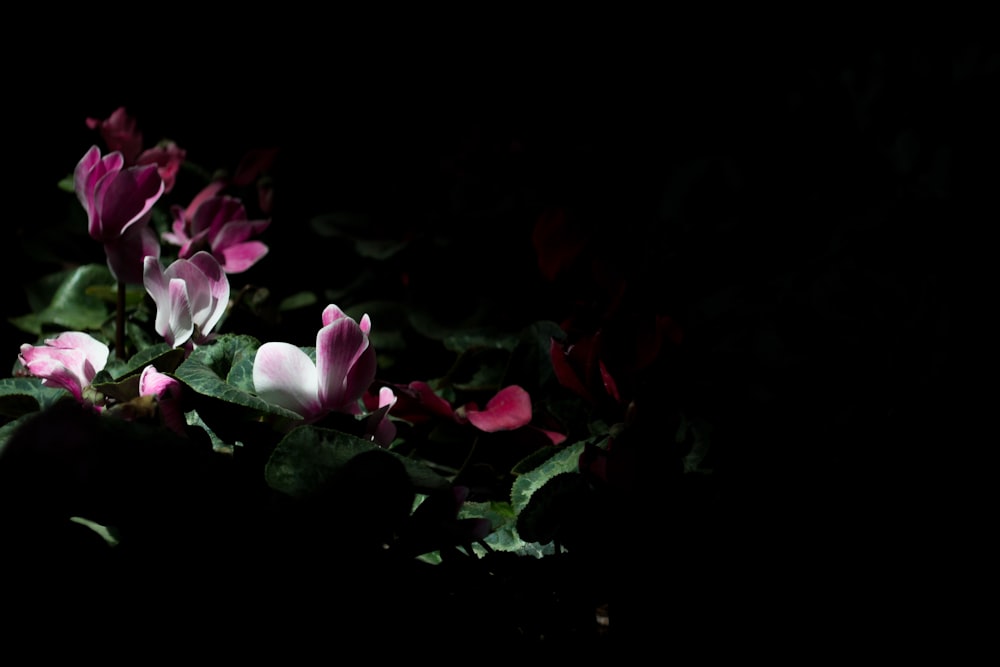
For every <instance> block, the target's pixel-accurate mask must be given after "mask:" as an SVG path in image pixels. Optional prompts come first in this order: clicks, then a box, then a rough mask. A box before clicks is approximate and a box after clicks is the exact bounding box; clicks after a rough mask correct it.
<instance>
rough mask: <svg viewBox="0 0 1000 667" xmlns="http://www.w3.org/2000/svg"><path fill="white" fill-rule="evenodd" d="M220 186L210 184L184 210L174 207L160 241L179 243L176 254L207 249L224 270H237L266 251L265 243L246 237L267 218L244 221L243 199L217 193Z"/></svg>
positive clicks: (265, 224)
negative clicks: (169, 228) (170, 224)
mask: <svg viewBox="0 0 1000 667" xmlns="http://www.w3.org/2000/svg"><path fill="white" fill-rule="evenodd" d="M223 186H224V183H222V182H221V181H216V182H215V183H212V184H210V185H209V186H207V187H206V188H205V189H204V190H203V191H202V192H201V193H199V195H197V196H196V197H195V199H194V200H193V201H192V202H191V204H190V205H189V206H188V208H187V209H182V208H181V207H180V206H174V207H173V209H172V212H173V215H174V223H173V232H164V234H163V240H164V241H166V242H167V243H172V244H174V245H179V246H181V249H180V251H179V252H178V256H179V257H190V256H191V255H192V254H194V253H195V252H198V251H199V250H207V251H209V252H211V253H212V255H214V256H215V258H216V259H217V260H218V261H219V264H221V265H222V268H223V270H224V271H225V272H226V273H241V272H243V271H246V270H247V269H249V268H250V267H251V266H253V265H254V264H256V263H257V261H258V260H260V259H261V258H262V257H263V256H264V255H266V254H267V251H268V248H267V246H266V245H264V244H263V243H261V242H260V241H249V240H248V239H249V238H250V237H251V236H254V235H256V234H259V233H260V232H262V231H264V230H265V229H266V228H267V227H268V225H270V224H271V221H270V220H248V219H247V212H246V208H245V207H244V206H243V202H241V201H240V200H239V199H237V198H236V197H230V196H227V195H219V194H217V193H218V191H219V190H220V189H221V187H223Z"/></svg>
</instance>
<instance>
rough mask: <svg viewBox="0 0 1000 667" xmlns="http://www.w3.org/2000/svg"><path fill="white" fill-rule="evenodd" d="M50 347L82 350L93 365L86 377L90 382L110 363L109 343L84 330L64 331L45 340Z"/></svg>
mask: <svg viewBox="0 0 1000 667" xmlns="http://www.w3.org/2000/svg"><path fill="white" fill-rule="evenodd" d="M45 344H46V345H48V346H49V347H55V348H58V349H64V350H80V351H82V352H83V355H84V357H86V359H87V362H88V363H89V364H90V366H92V367H93V371H92V374H91V375H90V377H88V378H86V380H87V382H88V383H89V382H90V381H91V380H93V379H94V375H97V372H98V371H100V370H103V369H104V367H105V366H106V365H107V363H108V357H109V356H110V353H111V350H110V349H109V348H108V346H107V345H105V344H104V343H102V342H101V341H99V340H97V339H96V338H94V337H93V336H91V335H90V334H88V333H85V332H83V331H64V332H63V333H61V334H59V335H58V336H56V337H55V338H50V339H48V340H46V341H45Z"/></svg>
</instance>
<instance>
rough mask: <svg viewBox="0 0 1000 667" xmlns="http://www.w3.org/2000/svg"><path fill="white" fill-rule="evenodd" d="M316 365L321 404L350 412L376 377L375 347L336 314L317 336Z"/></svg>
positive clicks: (347, 319) (363, 334) (365, 335)
mask: <svg viewBox="0 0 1000 667" xmlns="http://www.w3.org/2000/svg"><path fill="white" fill-rule="evenodd" d="M334 308H336V306H334ZM327 310H329V307H328V308H327ZM337 310H338V311H339V309H337ZM325 316H326V313H325V312H324V319H325ZM316 367H317V371H318V373H319V397H320V401H322V403H323V405H325V406H328V407H329V408H330V409H332V410H344V409H346V410H348V411H350V412H353V411H354V409H355V408H356V406H354V405H353V404H354V403H356V402H357V400H358V399H359V398H361V396H362V395H363V394H364V393H365V390H366V389H368V387H369V386H371V383H372V382H373V381H374V380H375V370H376V367H375V350H374V348H372V347H371V345H370V344H369V341H368V335H367V334H365V333H364V332H363V331H362V330H361V327H360V326H358V324H357V323H356V322H355V321H354V320H352V319H351V318H350V317H346V316H342V317H338V318H337V319H335V320H333V321H332V322H331V323H330V324H328V325H326V326H324V327H323V328H322V329H320V330H319V333H318V334H317V335H316Z"/></svg>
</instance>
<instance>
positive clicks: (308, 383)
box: [253, 343, 323, 419]
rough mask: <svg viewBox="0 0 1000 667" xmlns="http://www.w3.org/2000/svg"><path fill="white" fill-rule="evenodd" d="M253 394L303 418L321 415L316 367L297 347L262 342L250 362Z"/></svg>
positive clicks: (287, 344)
mask: <svg viewBox="0 0 1000 667" xmlns="http://www.w3.org/2000/svg"><path fill="white" fill-rule="evenodd" d="M253 385H254V391H256V392H257V395H258V396H259V397H260V398H261V399H262V400H264V401H267V402H268V403H272V404H274V405H279V406H281V407H283V408H286V409H288V410H291V411H292V412H295V413H297V414H299V415H301V416H302V417H303V418H304V419H313V418H315V417H318V416H320V415H321V414H322V413H323V408H322V406H321V404H320V400H319V394H318V386H317V376H316V366H315V364H313V362H312V359H310V358H309V355H307V354H306V353H305V352H303V351H302V350H301V349H300V348H298V347H296V346H294V345H291V344H289V343H264V344H263V345H261V346H260V348H258V350H257V356H255V357H254V361H253Z"/></svg>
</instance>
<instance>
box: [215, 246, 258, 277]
mask: <svg viewBox="0 0 1000 667" xmlns="http://www.w3.org/2000/svg"><path fill="white" fill-rule="evenodd" d="M214 252H215V254H217V255H222V268H223V270H224V271H225V272H226V273H242V272H243V271H246V270H247V269H249V268H250V267H251V266H253V265H254V264H256V263H257V262H258V260H260V259H261V258H262V257H263V256H264V255H266V254H267V252H268V247H267V245H265V244H264V243H261V242H260V241H247V242H246V243H237V244H234V245H230V246H227V247H225V248H223V249H222V250H219V249H216V250H215V251H214Z"/></svg>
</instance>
